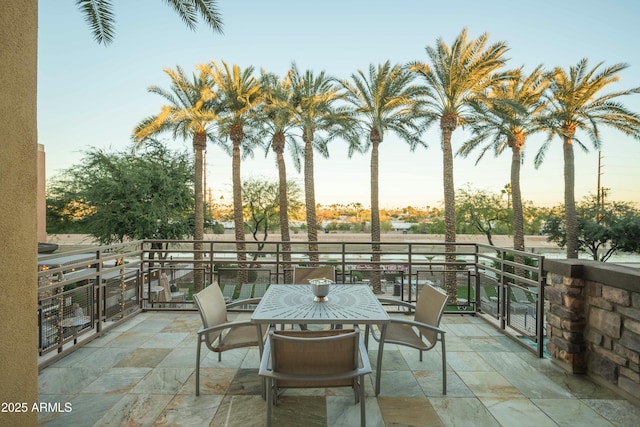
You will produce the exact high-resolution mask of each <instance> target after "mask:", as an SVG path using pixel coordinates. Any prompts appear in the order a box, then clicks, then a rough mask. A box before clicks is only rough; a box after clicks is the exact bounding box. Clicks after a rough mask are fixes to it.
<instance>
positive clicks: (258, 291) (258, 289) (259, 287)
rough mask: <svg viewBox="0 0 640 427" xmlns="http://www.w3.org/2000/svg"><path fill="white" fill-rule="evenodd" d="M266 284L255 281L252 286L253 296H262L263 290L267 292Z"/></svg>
mask: <svg viewBox="0 0 640 427" xmlns="http://www.w3.org/2000/svg"><path fill="white" fill-rule="evenodd" d="M267 286H268V285H267V284H266V283H256V284H255V286H254V287H253V297H254V298H262V297H263V296H264V294H265V292H267Z"/></svg>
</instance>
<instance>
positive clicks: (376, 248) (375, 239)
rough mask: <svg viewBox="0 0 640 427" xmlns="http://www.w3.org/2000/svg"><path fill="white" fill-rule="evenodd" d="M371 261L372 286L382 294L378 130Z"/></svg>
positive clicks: (376, 135)
mask: <svg viewBox="0 0 640 427" xmlns="http://www.w3.org/2000/svg"><path fill="white" fill-rule="evenodd" d="M370 138H371V251H372V255H371V261H372V262H373V273H372V275H371V286H372V288H373V293H374V294H381V293H382V285H381V283H380V265H379V264H378V263H379V262H380V209H379V202H378V196H379V195H378V173H379V170H378V149H379V146H380V142H381V135H380V134H379V133H378V132H377V129H373V130H372V131H371V136H370Z"/></svg>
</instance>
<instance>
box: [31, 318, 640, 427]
mask: <svg viewBox="0 0 640 427" xmlns="http://www.w3.org/2000/svg"><path fill="white" fill-rule="evenodd" d="M235 315H236V314H233V316H235ZM237 315H238V316H247V314H246V313H240V314H237ZM199 326H200V319H199V316H198V314H197V313H194V312H143V313H141V314H139V315H137V316H135V317H133V318H132V319H130V320H128V321H126V322H124V323H122V324H120V325H118V326H117V327H116V328H114V329H112V330H110V331H109V332H107V333H106V335H104V336H103V337H101V338H98V339H95V340H94V341H91V342H89V343H88V344H86V345H84V346H83V347H81V348H79V349H77V350H76V351H75V352H73V353H71V354H69V355H68V356H66V357H64V358H62V359H60V360H58V361H57V362H55V363H54V364H52V365H51V366H49V367H47V368H45V369H43V370H42V371H41V372H40V374H39V401H40V402H49V403H52V404H55V403H59V404H60V406H61V407H62V409H63V410H64V408H65V403H67V402H69V403H70V404H71V411H69V412H60V413H55V412H50V413H41V414H40V417H39V424H40V425H43V426H58V425H60V426H68V425H74V426H122V425H143V426H151V425H180V426H203V425H211V426H249V425H254V426H261V425H264V424H265V405H266V403H265V402H264V401H263V400H262V398H261V394H260V385H261V382H260V379H259V377H258V375H257V367H258V363H259V355H258V349H257V348H255V349H253V348H252V349H248V350H247V349H238V350H233V351H229V352H226V353H224V354H223V356H222V362H218V361H217V354H213V353H205V354H206V358H203V362H202V366H203V370H202V377H201V380H202V381H201V396H199V397H196V396H195V394H194V382H195V379H194V369H195V344H196V331H197V329H198V327H199ZM442 326H443V328H444V329H445V330H446V331H447V337H446V339H447V362H448V378H447V379H448V390H447V391H448V393H447V395H446V396H443V395H442V386H441V372H440V355H439V354H438V353H437V350H432V351H430V352H427V353H425V354H424V361H423V362H419V361H418V353H417V351H415V350H412V349H408V348H403V347H397V346H393V345H387V346H386V347H385V355H384V363H383V374H382V389H381V393H380V395H379V396H378V397H377V398H376V397H374V396H373V386H372V382H371V377H370V378H369V381H368V383H367V395H368V397H367V402H366V403H367V425H371V426H384V425H414V426H440V425H443V426H464V425H469V426H499V425H502V426H513V425H518V426H529V425H530V426H556V425H561V426H563V425H565V426H569V425H571V426H573V425H581V426H582V425H589V426H612V425H616V426H635V425H637V420H638V419H640V408H639V407H637V406H635V405H634V404H632V403H630V402H629V401H627V400H624V399H623V398H621V397H620V396H619V395H617V394H615V393H614V392H612V391H609V390H608V389H607V388H605V387H601V386H598V385H596V384H595V383H593V382H592V381H591V380H589V378H587V377H585V376H576V375H571V374H568V373H565V372H564V371H563V370H561V369H560V368H558V367H557V366H555V365H554V364H552V362H551V361H550V360H549V359H546V358H542V359H539V358H537V357H536V356H535V355H534V354H532V353H531V352H529V351H527V350H525V349H524V348H523V347H521V346H520V345H519V344H517V343H516V342H515V341H513V340H512V339H511V338H509V337H507V336H504V335H503V334H502V333H501V332H500V331H498V330H496V328H495V327H494V326H491V325H489V324H488V323H486V322H485V321H484V320H483V319H481V318H480V317H475V316H470V315H459V314H455V315H445V316H444V317H443V321H442ZM376 348H377V347H376V343H375V342H373V343H372V344H371V347H370V359H371V361H372V363H375V349H376ZM274 424H275V425H281V426H296V425H304V426H332V427H333V426H340V425H342V426H352V425H357V424H359V408H358V406H357V405H354V403H353V399H352V395H351V394H350V392H349V391H348V390H326V391H325V390H316V389H314V390H305V391H293V390H290V391H287V392H286V393H285V394H284V395H283V397H282V399H281V401H280V404H279V406H277V407H276V408H275V410H274Z"/></svg>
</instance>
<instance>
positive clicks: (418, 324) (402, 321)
mask: <svg viewBox="0 0 640 427" xmlns="http://www.w3.org/2000/svg"><path fill="white" fill-rule="evenodd" d="M391 323H400V324H404V325H409V326H415V327H416V328H422V329H429V330H431V331H434V332H437V333H441V334H443V335H444V334H446V331H445V330H444V329H441V328H438V327H437V326H433V325H429V324H427V323H421V322H416V321H415V320H408V319H396V318H391Z"/></svg>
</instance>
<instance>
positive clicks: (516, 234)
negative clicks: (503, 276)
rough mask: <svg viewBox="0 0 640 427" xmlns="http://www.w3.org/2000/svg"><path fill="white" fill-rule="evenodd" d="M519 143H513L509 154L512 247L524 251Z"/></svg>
mask: <svg viewBox="0 0 640 427" xmlns="http://www.w3.org/2000/svg"><path fill="white" fill-rule="evenodd" d="M521 161H522V159H521V151H520V145H518V144H514V145H513V147H512V156H511V197H512V198H511V203H512V204H513V249H515V250H518V251H524V249H525V247H524V213H523V211H522V193H521V191H520V163H521Z"/></svg>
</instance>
